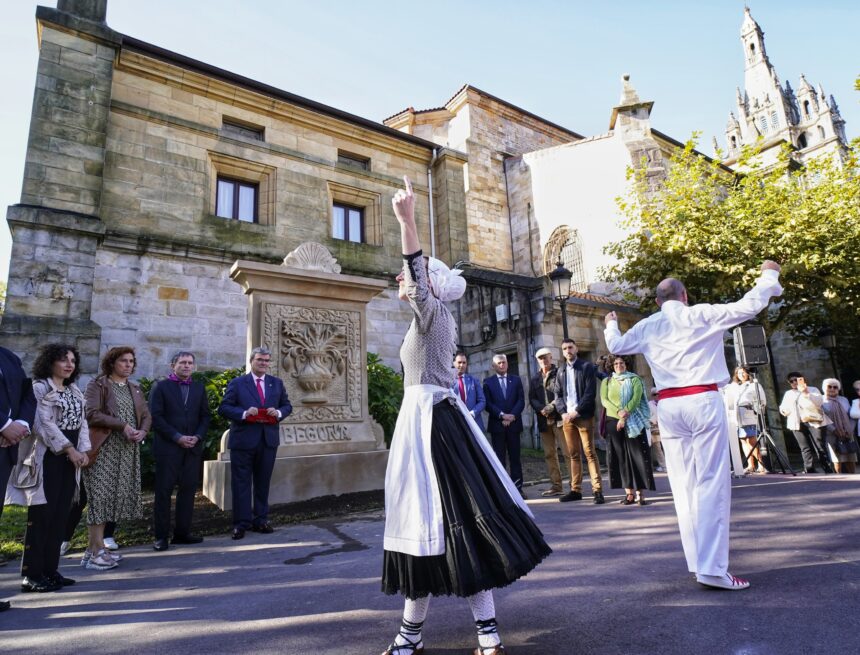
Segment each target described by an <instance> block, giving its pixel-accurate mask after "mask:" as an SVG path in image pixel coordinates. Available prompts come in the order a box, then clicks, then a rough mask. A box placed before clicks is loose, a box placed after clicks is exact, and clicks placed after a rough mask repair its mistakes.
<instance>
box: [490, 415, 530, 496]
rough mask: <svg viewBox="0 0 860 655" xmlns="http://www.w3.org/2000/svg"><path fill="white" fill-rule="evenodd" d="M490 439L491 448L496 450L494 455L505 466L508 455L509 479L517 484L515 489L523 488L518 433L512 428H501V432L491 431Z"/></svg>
mask: <svg viewBox="0 0 860 655" xmlns="http://www.w3.org/2000/svg"><path fill="white" fill-rule="evenodd" d="M490 437H491V441H492V442H493V450H494V451H495V452H496V457H498V458H499V461H500V462H501V463H502V466H507V464H508V457H510V459H511V467H510V469H509V470H510V472H511V480H513V481H514V484H515V485H516V486H517V489H522V488H523V465H522V462H521V461H520V433H519V431H516V430H514V429H513V428H503V429H502V432H491V433H490Z"/></svg>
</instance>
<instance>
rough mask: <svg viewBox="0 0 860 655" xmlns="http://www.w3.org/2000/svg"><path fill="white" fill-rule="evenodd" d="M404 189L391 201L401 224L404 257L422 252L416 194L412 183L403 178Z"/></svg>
mask: <svg viewBox="0 0 860 655" xmlns="http://www.w3.org/2000/svg"><path fill="white" fill-rule="evenodd" d="M403 184H404V186H405V188H404V189H399V190H398V191H397V193H395V194H394V197H393V198H392V199H391V206H392V207H393V208H394V215H395V216H396V217H397V222H398V223H400V246H401V252H402V253H403V254H404V255H411V254H413V253H416V252H418V251H419V250H421V244H420V243H419V242H418V229H417V228H416V227H415V194H414V193H413V192H412V182H410V181H409V177H408V176H406V175H404V176H403Z"/></svg>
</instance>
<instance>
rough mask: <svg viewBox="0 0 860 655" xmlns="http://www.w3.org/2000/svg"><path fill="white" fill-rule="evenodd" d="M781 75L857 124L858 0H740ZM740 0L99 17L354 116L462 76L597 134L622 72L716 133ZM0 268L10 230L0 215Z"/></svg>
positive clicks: (455, 84) (7, 126) (12, 193)
mask: <svg viewBox="0 0 860 655" xmlns="http://www.w3.org/2000/svg"><path fill="white" fill-rule="evenodd" d="M38 4H46V5H49V6H55V2H53V0H43V1H42V2H41V3H39V2H35V1H33V0H2V20H0V61H2V62H3V66H2V67H0V89H3V101H2V102H0V125H2V126H3V129H2V138H0V207H7V206H9V205H12V204H15V203H17V202H18V201H19V200H20V193H21V181H22V175H23V168H24V157H25V153H26V145H27V133H28V129H29V119H30V112H31V108H32V97H33V88H34V83H35V76H36V63H37V58H38V44H37V39H36V22H35V11H36V6H37V5H38ZM748 4H749V6H750V8H751V11H752V15H753V18H755V19H756V21H757V22H758V24H759V25H760V26H761V28H762V30H764V33H765V46H766V48H767V53H768V56H769V57H770V61H771V63H772V64H773V65H774V66H775V68H776V71H777V74H778V75H779V77H780V80H781V81H782V82H783V83H784V82H785V81H786V80H788V81H790V82H791V84H792V86H793V87H794V88H797V86H798V80H799V78H800V74H801V73H804V74H805V75H806V78H807V79H808V80H809V81H810V83H812V84H813V85H815V86H817V85H818V84H819V83H820V84H822V85H823V86H824V90H825V92H826V93H828V94H833V95H834V96H835V97H836V100H837V102H838V104H839V108H840V111H841V112H842V116H843V118H844V119H845V120H846V121H847V125H846V131H847V134H848V138H849V139H850V138H853V137H856V136H858V135H860V92H857V91H854V80H855V79H856V78H857V77H858V75H860V63H858V62H860V57H858V50H860V46H858V43H860V39H858V35H857V26H858V25H860V3H858V2H850V1H843V0H820V1H819V2H809V1H808V0H803V1H798V0H781V1H776V0H748ZM743 8H744V2H743V1H742V0H701V1H699V2H689V1H687V0H651V1H649V2H644V1H641V0H616V1H615V2H611V3H609V2H594V1H585V0H566V1H550V0H531V1H530V2H523V1H521V0H517V1H512V0H473V1H472V0H456V1H453V0H435V1H434V2H429V3H424V4H419V3H416V2H401V3H393V2H390V0H389V1H387V2H382V1H381V0H362V1H360V2H356V1H355V0H244V1H242V2H239V1H236V0H147V1H146V2H140V0H108V15H107V23H108V25H109V26H110V27H112V28H113V29H115V30H117V31H119V32H121V33H123V34H127V35H129V36H133V37H135V38H138V39H142V40H144V41H147V42H149V43H152V44H155V45H158V46H161V47H163V48H167V49H168V50H172V51H174V52H177V53H180V54H183V55H186V56H189V57H192V58H194V59H197V60H200V61H203V62H206V63H208V64H211V65H214V66H218V67H220V68H224V69H226V70H229V71H231V72H234V73H238V74H240V75H244V76H246V77H250V78H252V79H255V80H258V81H260V82H264V83H266V84H270V85H272V86H275V87H278V88H281V89H283V90H286V91H289V92H291V93H295V94H298V95H300V96H304V97H306V98H310V99H312V100H315V101H317V102H321V103H324V104H327V105H330V106H332V107H336V108H338V109H341V110H343V111H347V112H349V113H352V114H356V115H358V116H362V117H364V118H369V119H372V120H377V121H381V120H382V119H384V118H386V117H387V116H390V115H392V114H395V113H397V112H399V111H401V110H402V109H405V108H406V107H410V106H412V107H414V108H416V109H426V108H430V107H438V106H440V105H443V104H444V103H445V102H446V101H447V100H448V99H449V98H450V97H451V96H452V95H453V94H454V93H455V92H456V91H457V90H458V89H459V88H460V87H461V86H462V85H463V84H466V83H469V84H471V85H473V86H476V87H478V88H480V89H482V90H483V91H486V92H488V93H491V94H492V95H495V96H497V97H500V98H502V99H504V100H507V101H508V102H510V103H512V104H515V105H518V106H519V107H521V108H523V109H526V110H528V111H530V112H532V113H534V114H537V115H538V116H541V117H543V118H545V119H547V120H550V121H553V122H555V123H558V124H560V125H562V126H564V127H566V128H568V129H571V130H574V131H575V132H578V133H580V134H582V135H585V136H590V135H594V134H601V133H603V132H606V131H607V129H608V125H609V117H610V113H611V110H612V107H613V106H614V105H615V104H617V102H618V100H619V98H620V94H621V76H622V75H624V74H630V76H631V82H632V83H633V85H634V86H635V87H636V89H637V90H638V92H639V95H640V98H641V99H642V100H652V101H654V103H655V104H654V109H653V112H652V114H651V124H652V127H654V128H656V129H658V130H660V131H661V132H664V133H666V134H668V135H670V136H672V137H674V138H675V139H677V140H679V141H685V140H686V139H687V138H689V137H690V136H691V134H693V133H694V132H701V134H702V137H701V147H700V149H701V150H703V151H704V152H706V153H708V154H711V152H712V148H711V137H712V136H717V137H718V139H719V140H720V141H721V142H722V141H723V136H724V131H725V125H726V120H727V118H728V112H729V111H730V110H733V109H734V99H735V87H737V86H742V85H743V52H742V49H741V46H740V38H739V34H740V26H741V22H742V20H743ZM0 223H2V224H0V280H5V279H6V277H7V269H8V262H9V253H10V248H11V236H10V234H9V230H8V226H7V225H6V222H5V220H4V221H0Z"/></svg>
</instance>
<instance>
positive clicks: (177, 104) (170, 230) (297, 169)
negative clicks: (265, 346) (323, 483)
mask: <svg viewBox="0 0 860 655" xmlns="http://www.w3.org/2000/svg"><path fill="white" fill-rule="evenodd" d="M105 13H106V2H105V0H100V1H99V0H60V1H59V3H58V7H57V9H50V8H46V7H39V8H38V10H37V16H36V19H37V23H38V27H39V40H40V56H39V64H38V78H37V83H36V89H35V94H34V99H33V114H32V119H31V125H30V135H29V142H28V147H27V155H26V167H25V172H24V181H23V189H22V194H21V202H20V204H17V205H14V206H11V207H9V209H8V213H7V220H8V222H9V225H10V228H11V231H12V236H13V248H12V259H11V265H10V272H11V275H10V279H9V288H8V301H7V307H6V312H5V315H4V317H3V323H2V326H0V333H2V336H3V340H4V343H8V344H9V345H10V347H12V348H14V349H15V350H16V351H18V352H20V353H22V354H26V353H32V352H33V346H34V345H35V344H37V343H40V342H44V341H45V340H47V339H60V338H62V339H69V340H76V341H77V342H78V344H79V346H80V348H81V351H82V356H83V367H84V369H85V370H86V371H87V372H94V371H95V369H96V362H97V357H98V356H99V353H102V352H104V351H105V350H106V349H107V348H109V347H111V346H115V345H119V344H130V345H133V346H135V347H136V348H137V350H138V360H139V367H138V370H137V373H136V374H137V375H146V376H151V375H154V374H159V373H162V372H163V371H164V366H165V364H166V363H167V361H168V360H169V355H170V353H171V352H172V351H174V350H176V349H178V348H184V349H190V350H192V351H194V352H196V353H198V355H199V364H200V366H201V367H205V368H225V367H232V366H241V365H242V364H243V361H244V357H245V350H246V326H247V323H248V309H247V299H246V298H245V297H243V294H242V292H241V289H240V288H239V286H238V285H237V284H236V283H234V282H232V281H231V280H230V279H229V276H228V271H229V269H230V266H231V265H232V263H233V262H234V261H235V260H237V259H241V258H253V259H256V260H259V261H263V262H273V263H277V262H280V261H281V260H283V258H284V256H285V255H286V254H287V253H289V252H291V251H292V250H294V249H295V248H296V247H297V246H299V245H300V244H301V243H303V242H308V241H315V242H319V243H321V244H323V245H324V246H325V247H327V248H328V249H329V250H330V251H331V253H332V254H333V255H334V257H335V258H337V259H338V260H339V262H340V264H341V266H342V267H343V270H344V271H345V272H347V273H350V274H354V275H362V276H369V277H377V278H378V277H386V278H387V277H391V276H393V275H394V274H395V272H396V271H397V270H398V268H399V266H400V257H399V242H400V238H399V228H398V225H397V222H396V220H395V219H394V216H393V213H392V210H391V206H390V202H389V199H390V197H391V196H392V195H393V193H394V191H395V190H396V189H397V188H399V186H400V185H401V184H402V182H401V179H402V176H403V175H409V176H410V177H411V178H412V179H413V180H415V183H416V184H415V187H416V193H417V196H418V201H417V206H418V209H417V211H418V213H419V216H420V224H421V226H422V229H423V234H422V235H421V237H422V240H423V241H425V242H428V241H429V238H430V236H429V228H428V226H429V223H430V221H429V220H428V219H429V212H430V211H431V204H432V208H433V209H432V211H433V212H434V214H435V216H436V217H437V225H436V226H435V237H436V240H437V242H438V243H439V244H440V245H439V247H438V249H437V251H438V253H439V256H440V257H443V258H444V259H446V260H450V261H457V260H460V259H464V258H466V256H467V243H466V229H465V221H466V216H465V206H464V202H463V193H462V183H461V182H460V180H462V168H463V165H464V163H465V162H464V160H463V158H462V156H461V155H460V154H458V153H454V152H451V151H450V150H447V149H443V148H438V147H437V146H436V145H435V144H433V143H431V142H428V141H425V140H424V139H421V138H417V137H413V136H410V135H407V134H404V133H402V132H399V131H397V130H393V129H391V128H388V127H386V126H384V125H381V124H379V123H375V122H372V121H368V120H365V119H362V118H359V117H356V116H352V115H350V114H348V113H346V112H343V111H340V110H337V109H334V108H331V107H326V106H323V105H321V104H319V103H315V102H313V101H311V100H307V99H305V98H300V97H298V96H295V95H292V94H289V93H286V92H284V91H281V90H278V89H274V88H272V87H269V86H266V85H265V84H262V83H259V82H256V81H253V80H249V79H246V78H242V77H239V76H237V75H233V74H231V73H229V72H227V71H223V70H219V69H216V68H214V67H211V66H209V65H207V64H204V63H202V62H198V61H194V60H192V59H189V58H187V57H184V56H182V55H178V54H175V53H172V52H168V51H166V50H163V49H161V48H158V47H156V46H153V45H151V44H148V43H144V42H142V41H138V40H136V39H133V38H131V37H129V36H125V35H122V34H119V33H117V32H115V31H113V30H111V29H110V28H109V27H108V26H107V25H106V24H105V22H104V19H105ZM430 179H435V180H436V188H435V190H434V192H433V193H434V196H435V197H433V198H432V203H431V198H430V185H429V180H430ZM458 184H459V193H458ZM395 295H396V294H395V290H394V289H393V287H392V289H391V290H389V291H386V292H384V293H383V294H382V295H381V296H380V298H378V300H377V301H376V302H375V303H374V306H373V307H372V309H371V311H370V315H369V321H370V323H371V326H372V327H371V331H372V333H373V334H375V335H376V338H377V342H376V343H375V344H374V346H375V347H374V348H373V349H375V350H376V351H377V352H379V353H380V354H382V355H383V357H385V358H386V360H388V361H389V362H392V363H393V362H396V360H397V350H398V347H399V343H400V338H401V334H402V332H403V331H404V329H405V322H406V321H407V318H408V316H407V314H406V313H405V312H404V311H403V309H402V308H401V307H400V304H399V303H398V302H397V300H396V298H395Z"/></svg>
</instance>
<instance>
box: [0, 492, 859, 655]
mask: <svg viewBox="0 0 860 655" xmlns="http://www.w3.org/2000/svg"><path fill="white" fill-rule="evenodd" d="M734 485H735V488H734V494H733V527H732V570H733V571H734V572H736V573H737V574H740V575H743V576H746V577H749V578H750V580H751V581H752V583H753V587H752V588H751V589H750V590H748V591H744V592H723V591H709V590H706V589H704V588H702V587H700V586H699V585H697V584H696V583H695V582H694V581H693V580H692V579H691V577H690V576H689V574H687V573H686V569H685V566H684V564H683V557H682V554H681V546H680V541H679V538H678V534H677V528H676V524H675V517H674V510H673V507H672V499H671V495H670V494H669V493H668V486H667V481H666V478H665V476H662V475H661V476H659V480H658V492H657V493H656V494H655V495H654V500H655V502H654V504H653V505H651V506H648V507H641V508H640V507H638V506H632V507H623V506H620V505H619V504H618V502H617V501H618V500H619V499H620V498H621V496H620V495H619V494H618V493H617V492H616V493H613V494H612V495H610V496H608V497H607V504H606V505H603V506H595V505H592V504H591V503H590V502H589V501H583V502H580V503H565V504H561V503H558V502H557V501H555V500H538V499H536V498H537V497H538V492H539V491H540V490H542V489H543V488H545V487H542V486H538V487H532V488H531V489H530V495H531V496H532V499H531V500H530V505H531V507H532V509H533V511H534V512H535V515H536V517H537V520H538V523H539V525H540V526H541V528H542V529H543V530H544V532H545V533H546V535H547V540H548V542H549V543H550V545H551V546H552V547H553V549H554V550H555V553H554V554H553V555H552V556H551V557H550V558H549V559H547V560H546V561H545V562H544V563H543V564H542V565H541V566H540V567H538V568H537V569H536V570H535V571H534V572H533V573H531V574H530V575H529V576H527V577H526V578H525V579H523V580H521V581H520V582H518V583H517V584H514V585H512V586H511V587H509V588H507V589H503V590H500V591H498V592H497V593H496V605H497V616H498V619H499V624H500V628H501V631H502V636H503V639H504V641H505V643H506V645H507V647H508V651H509V652H510V653H511V654H512V655H525V654H530V655H538V654H540V655H547V654H549V655H556V654H565V655H567V654H574V653H575V654H576V655H589V654H604V653H605V654H611V655H616V654H622V653H631V654H632V653H636V654H640V653H641V654H650V653H665V654H679V655H680V654H684V655H686V654H690V653H708V655H719V654H722V653H726V654H728V653H732V654H736V653H744V654H754V655H758V654H762V655H764V654H780V655H783V654H793V653H803V654H807V653H828V654H838V653H846V654H847V653H851V654H856V653H860V632H858V625H860V621H858V615H860V593H858V592H860V566H858V564H860V476H853V477H852V476H842V477H840V476H835V475H831V476H826V477H825V476H822V475H814V476H798V477H796V478H793V477H789V476H783V475H771V476H755V477H752V478H747V479H744V480H737V481H735V483H734ZM381 544H382V522H381V515H379V514H372V515H364V516H360V517H352V518H349V519H347V520H331V521H324V522H319V523H314V524H304V525H299V526H292V527H288V528H283V529H280V530H278V531H276V532H275V534H273V535H256V534H254V535H249V536H248V537H246V539H245V540H244V541H241V542H238V543H237V542H233V541H231V540H230V539H229V538H227V537H224V538H208V539H207V540H206V541H205V542H204V543H203V544H201V545H200V546H184V547H176V548H171V550H169V551H168V552H166V553H154V552H153V551H152V550H151V549H148V548H129V549H124V550H123V552H124V554H125V556H126V560H125V561H124V562H123V563H122V564H121V565H120V567H119V568H118V569H115V570H113V571H110V572H105V573H102V572H95V571H84V570H82V569H80V568H79V567H78V566H77V561H78V560H77V557H71V556H70V557H66V558H64V559H63V564H62V573H63V574H64V575H66V576H70V577H74V578H76V579H77V580H78V584H77V585H75V586H74V587H71V588H68V589H66V590H64V591H61V592H58V593H52V594H29V595H23V594H17V595H11V591H13V590H15V589H16V586H17V583H18V581H19V579H18V577H17V570H15V568H14V563H10V564H9V565H8V566H6V567H5V568H2V569H0V597H3V596H4V594H3V593H2V590H6V593H5V597H7V598H8V597H10V595H11V600H12V602H13V605H14V607H13V609H12V610H11V611H9V612H4V613H2V614H0V652H3V653H27V655H33V654H37V653H63V654H65V653H88V652H99V653H282V654H302V655H304V654H309V655H310V654H316V653H325V654H329V653H330V654H332V655H334V654H337V655H344V654H347V655H351V654H353V653H355V654H373V653H379V652H381V651H382V649H383V648H384V647H385V645H386V644H387V643H388V641H389V640H390V639H391V637H392V636H393V635H394V633H395V631H396V629H397V627H398V623H399V618H400V608H401V600H400V599H399V598H397V597H388V596H384V595H382V594H381V593H380V592H379V571H380V562H381V559H382V545H381ZM473 629H474V628H473V625H472V621H471V616H470V613H469V609H468V605H467V603H466V602H465V601H464V600H462V599H457V598H436V599H433V600H432V602H431V604H430V615H429V617H428V621H427V624H426V626H425V638H426V643H427V650H426V651H425V652H426V655H443V654H444V655H452V654H454V653H458V654H461V653H467V652H471V651H470V649H471V648H473V646H474V636H473Z"/></svg>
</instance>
